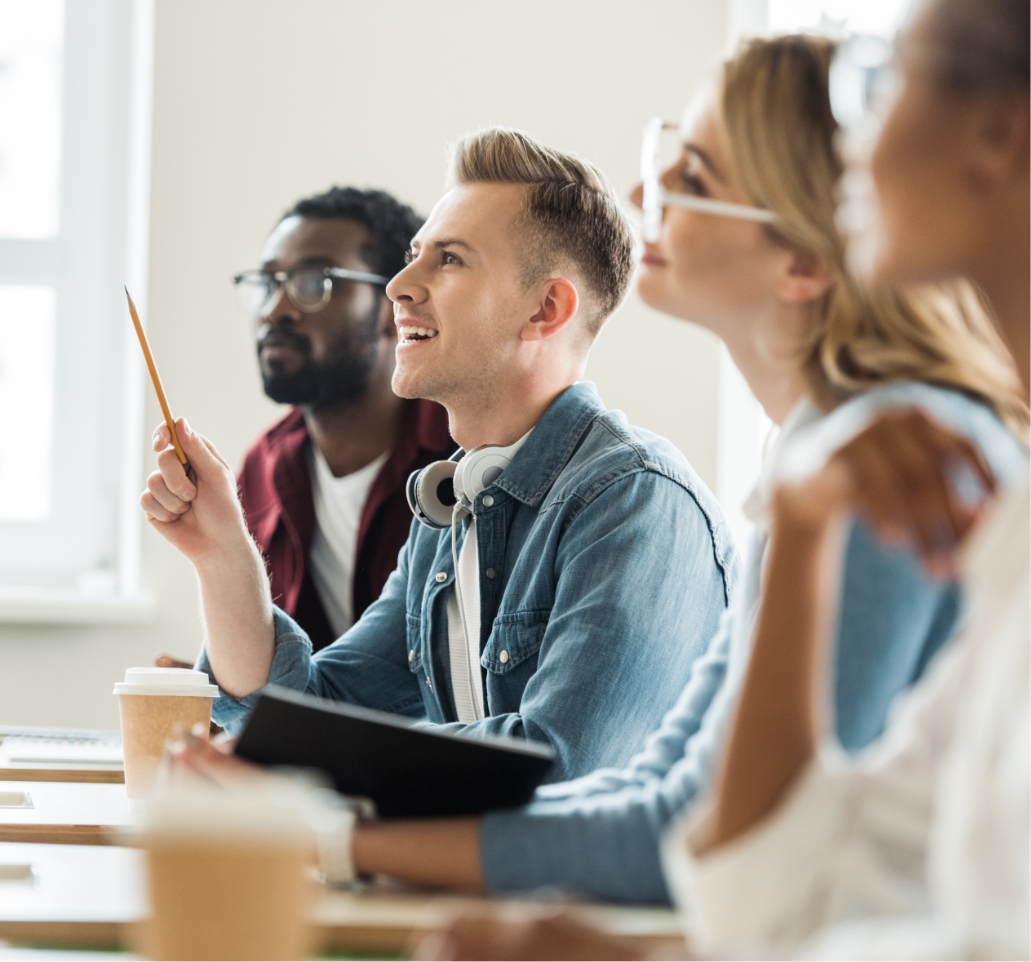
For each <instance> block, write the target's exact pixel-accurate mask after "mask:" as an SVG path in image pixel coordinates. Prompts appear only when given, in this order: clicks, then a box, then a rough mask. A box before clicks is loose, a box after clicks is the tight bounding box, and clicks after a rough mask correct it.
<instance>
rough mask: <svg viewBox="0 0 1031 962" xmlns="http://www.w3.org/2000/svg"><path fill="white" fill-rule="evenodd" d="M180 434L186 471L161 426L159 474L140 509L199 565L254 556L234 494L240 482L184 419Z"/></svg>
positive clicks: (154, 476) (156, 442) (152, 478)
mask: <svg viewBox="0 0 1031 962" xmlns="http://www.w3.org/2000/svg"><path fill="white" fill-rule="evenodd" d="M176 430H177V433H178V435H179V441H180V444H181V445H182V449H183V452H184V453H185V454H186V457H187V460H188V462H189V463H188V465H183V464H181V463H180V462H179V459H178V457H176V453H175V449H174V448H173V447H172V444H171V434H170V432H169V430H168V427H167V425H165V424H164V423H162V424H161V425H160V426H159V427H158V428H157V430H156V431H155V432H154V442H153V445H154V450H155V451H156V452H157V453H158V457H157V463H158V470H157V471H155V472H153V473H152V474H151V475H150V477H149V478H148V479H147V490H146V491H144V492H143V495H142V496H141V497H140V504H141V506H142V507H143V510H144V512H145V513H146V515H147V520H148V521H150V523H151V525H153V527H154V528H155V529H156V530H157V531H159V532H160V533H161V534H162V535H163V536H164V537H165V538H167V539H168V540H169V541H170V542H171V543H172V544H174V545H175V546H176V547H177V548H178V549H179V550H180V551H182V553H183V554H184V555H186V557H187V558H189V559H190V561H192V562H193V563H194V564H195V565H204V564H206V563H211V562H219V561H221V560H224V559H225V558H227V557H229V556H231V555H233V554H235V553H237V552H239V551H240V550H241V549H243V550H245V551H248V552H250V551H251V550H252V549H251V545H250V535H249V534H248V532H247V526H246V524H245V523H244V518H243V510H242V509H241V507H240V502H239V499H238V498H237V494H236V478H235V477H234V476H233V472H232V470H231V469H230V467H229V465H228V464H227V463H226V462H225V459H224V458H223V457H222V456H221V455H220V454H219V453H218V451H217V450H216V449H215V447H214V445H213V444H212V443H211V442H210V441H208V440H207V438H204V437H202V436H201V435H199V434H196V433H195V432H194V431H192V430H191V429H190V426H189V424H187V422H186V419H185V418H179V419H178V421H177V422H176Z"/></svg>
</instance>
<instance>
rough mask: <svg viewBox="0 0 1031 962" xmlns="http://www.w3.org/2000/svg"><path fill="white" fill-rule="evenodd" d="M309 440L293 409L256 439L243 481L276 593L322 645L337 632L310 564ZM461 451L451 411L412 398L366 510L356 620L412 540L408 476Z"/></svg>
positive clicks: (250, 517)
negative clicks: (450, 425)
mask: <svg viewBox="0 0 1031 962" xmlns="http://www.w3.org/2000/svg"><path fill="white" fill-rule="evenodd" d="M309 443H310V442H309V439H308V429H307V427H306V425H305V423H304V412H303V411H302V409H301V408H294V409H293V410H292V411H291V412H290V413H289V414H288V415H287V416H286V417H285V418H283V419H282V420H281V421H277V422H276V423H275V424H274V425H272V427H270V428H269V429H268V430H267V431H266V432H265V433H264V434H263V435H262V436H261V437H260V438H258V440H257V441H256V442H255V443H254V444H253V445H252V447H251V448H250V450H249V451H248V452H247V456H246V457H245V458H244V462H243V469H242V470H241V471H240V476H239V479H238V483H239V486H240V501H241V502H242V503H243V510H244V514H245V515H246V518H247V527H248V528H249V529H250V532H251V535H252V536H253V538H254V540H255V541H256V542H257V543H258V548H259V549H260V551H261V553H262V554H263V555H264V556H265V561H266V566H267V568H268V573H269V578H270V580H271V582H272V598H273V600H274V601H275V603H276V604H277V605H279V607H280V608H282V609H283V610H284V611H285V612H287V614H289V615H291V616H292V617H293V618H295V619H296V620H297V622H298V623H299V624H300V625H301V627H302V628H304V630H305V631H306V632H307V633H308V636H309V637H310V638H311V641H312V645H313V646H314V648H315V650H316V651H318V650H319V649H320V648H325V647H326V645H328V644H330V642H332V641H334V640H335V638H336V634H335V632H334V631H333V629H332V628H331V627H330V624H329V619H328V618H327V617H326V612H325V610H324V609H323V607H322V601H321V600H320V599H319V596H318V593H317V592H316V590H315V582H314V581H313V580H312V576H311V572H310V570H309V568H308V554H309V552H310V551H311V543H312V538H314V536H315V499H314V495H313V493H312V483H311V475H310V473H309V470H308V458H307V447H308V444H309ZM454 450H455V443H454V442H453V441H452V440H451V437H450V436H449V434H448V420H447V412H446V411H445V410H444V409H443V408H442V407H441V406H440V405H439V404H434V403H433V402H432V401H409V402H408V403H407V404H406V405H405V410H404V414H403V417H402V421H401V428H400V431H399V433H398V437H397V441H396V442H395V444H394V447H393V449H392V450H391V452H390V456H389V457H388V458H387V460H386V462H385V463H384V465H383V467H382V468H381V469H380V472H379V474H378V475H376V480H375V481H374V482H373V483H372V488H371V489H370V490H369V496H368V498H367V499H366V501H365V507H364V508H363V509H362V517H361V523H360V525H359V528H358V548H357V556H356V562H355V570H354V580H353V583H352V590H353V592H354V594H353V599H354V618H355V621H357V620H358V618H359V617H361V614H362V612H363V611H365V609H366V608H368V607H369V605H370V604H372V602H374V601H375V600H376V599H377V598H378V597H379V595H380V592H381V591H382V590H383V585H384V584H385V583H386V580H387V578H388V576H389V575H390V572H392V571H393V570H394V568H396V567H397V555H398V552H399V551H400V550H401V547H402V545H404V543H405V541H407V540H408V529H409V527H410V525H411V523H412V512H411V510H410V509H409V507H408V501H407V500H406V498H405V482H406V481H407V480H408V475H409V474H411V472H412V471H415V470H416V469H417V468H421V467H425V466H426V465H427V464H429V463H430V462H432V461H438V460H441V459H442V458H447V457H449V456H450V455H451V454H452V452H453V451H454Z"/></svg>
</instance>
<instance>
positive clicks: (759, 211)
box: [641, 117, 777, 241]
mask: <svg viewBox="0 0 1031 962" xmlns="http://www.w3.org/2000/svg"><path fill="white" fill-rule="evenodd" d="M664 130H679V125H678V124H674V123H668V122H667V121H664V120H663V119H662V118H661V117H653V118H652V119H651V120H649V121H648V123H647V124H646V125H645V128H644V143H643V144H642V145H641V185H642V193H643V196H642V198H641V210H642V213H643V214H644V231H643V233H644V239H645V240H646V241H657V240H658V239H659V235H660V234H661V233H662V211H663V209H664V208H666V207H684V208H686V209H687V210H696V211H699V212H700V213H703V214H716V215H718V216H719V217H738V218H741V219H742V220H754V221H760V222H762V223H770V222H771V221H774V220H776V219H777V215H776V214H774V213H773V211H772V210H766V209H765V208H763V207H749V206H747V205H746V204H731V203H730V202H728V201H725V200H713V199H712V198H711V197H693V196H692V195H691V194H676V193H673V192H672V191H668V190H666V189H665V188H664V187H663V186H662V181H661V180H660V177H661V175H662V171H661V162H660V159H659V158H660V149H661V147H660V141H661V138H662V132H663V131H664Z"/></svg>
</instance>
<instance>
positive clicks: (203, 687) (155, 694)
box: [115, 668, 218, 798]
mask: <svg viewBox="0 0 1031 962" xmlns="http://www.w3.org/2000/svg"><path fill="white" fill-rule="evenodd" d="M115 694H116V695H117V696H118V710H119V714H120V716H121V720H122V757H123V760H124V763H125V793H126V795H127V796H128V797H129V798H146V797H147V796H148V795H149V794H150V793H151V792H152V790H153V788H154V782H155V779H156V778H157V772H158V766H159V765H160V763H161V756H162V754H163V753H164V750H165V743H166V742H167V741H168V740H169V739H170V738H172V737H174V735H175V733H176V731H177V730H178V729H179V727H180V726H185V727H186V728H188V729H190V728H193V726H194V725H197V724H200V725H201V726H202V727H203V730H204V732H205V735H206V733H207V731H208V727H209V725H210V724H211V705H212V703H213V701H214V699H215V696H216V695H217V694H218V688H217V687H216V686H214V685H212V684H209V682H208V676H207V675H206V674H205V673H204V672H202V671H192V670H190V669H187V668H129V669H128V670H127V671H126V673H125V681H124V682H119V683H118V684H116V685H115Z"/></svg>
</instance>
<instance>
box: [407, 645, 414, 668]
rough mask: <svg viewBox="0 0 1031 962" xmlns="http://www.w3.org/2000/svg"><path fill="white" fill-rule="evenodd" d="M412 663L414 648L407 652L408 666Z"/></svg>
mask: <svg viewBox="0 0 1031 962" xmlns="http://www.w3.org/2000/svg"><path fill="white" fill-rule="evenodd" d="M413 661H415V649H414V648H412V649H411V650H410V651H409V652H408V664H409V665H410V664H411V663H412V662H413Z"/></svg>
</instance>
